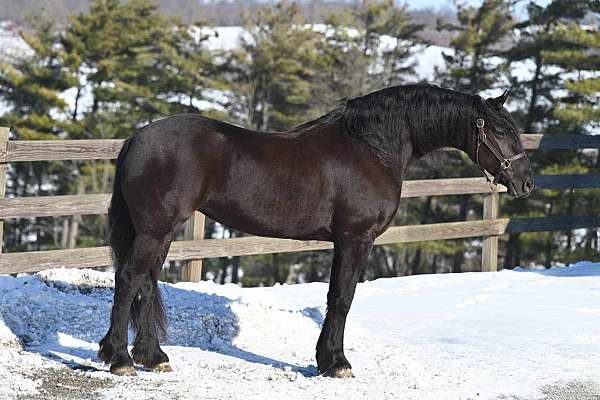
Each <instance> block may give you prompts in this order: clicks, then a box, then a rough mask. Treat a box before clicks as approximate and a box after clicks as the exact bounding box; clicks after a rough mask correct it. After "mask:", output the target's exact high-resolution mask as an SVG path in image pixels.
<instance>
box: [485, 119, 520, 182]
mask: <svg viewBox="0 0 600 400" xmlns="http://www.w3.org/2000/svg"><path fill="white" fill-rule="evenodd" d="M475 124H476V126H477V129H478V131H479V132H478V133H477V150H476V151H475V159H476V160H477V166H478V167H479V169H480V170H481V172H483V175H485V179H487V181H488V182H491V183H493V184H494V185H497V184H498V179H500V175H502V174H503V173H504V171H506V170H507V169H509V168H511V164H512V162H513V161H516V160H519V159H521V158H524V157H525V153H524V152H521V153H519V154H516V155H514V156H512V157H509V158H506V157H504V156H503V155H502V154H501V153H500V151H499V150H498V149H497V148H495V147H494V145H493V144H492V143H491V142H490V141H489V139H488V138H487V135H486V134H485V130H484V129H483V127H484V126H485V121H484V120H483V119H482V118H477V121H476V122H475ZM481 145H486V146H487V148H488V149H489V150H490V151H491V152H492V154H493V155H494V156H495V157H496V159H497V160H498V162H499V163H500V164H499V165H498V170H497V171H496V174H495V175H494V180H490V177H489V176H488V173H487V172H486V171H485V169H484V168H483V167H482V166H481V164H480V162H479V148H480V147H481Z"/></svg>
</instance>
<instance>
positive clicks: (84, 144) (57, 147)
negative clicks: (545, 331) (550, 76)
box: [0, 128, 600, 279]
mask: <svg viewBox="0 0 600 400" xmlns="http://www.w3.org/2000/svg"><path fill="white" fill-rule="evenodd" d="M0 129H2V128H0ZM0 133H1V132H0ZM7 138H8V136H7V135H4V136H2V137H0V170H1V169H2V168H4V169H5V168H6V165H7V163H11V162H25V161H59V160H93V159H104V160H110V159H115V158H116V157H117V155H118V153H119V151H120V148H121V146H122V144H123V140H120V139H105V140H103V139H99V140H55V141H7ZM521 139H522V142H523V145H524V147H525V149H527V150H546V149H558V150H560V149H563V150H564V149H571V150H573V149H597V148H600V136H581V135H542V134H525V135H521ZM535 184H536V189H590V188H600V175H597V174H587V175H542V176H537V177H536V178H535ZM4 185H5V182H4V181H1V179H0V186H1V188H0V189H1V190H3V189H4ZM503 192H506V188H505V187H504V186H502V185H498V187H497V188H493V187H492V186H490V184H489V183H488V182H487V181H486V180H485V179H484V178H455V179H436V180H411V181H405V182H404V183H403V188H402V197H403V198H410V197H423V196H443V195H466V194H483V195H484V196H486V197H485V201H484V215H483V219H482V220H475V221H463V222H446V223H437V224H427V225H413V226H394V227H390V228H389V229H388V230H387V231H386V232H385V233H384V234H382V235H381V236H380V237H379V238H377V240H376V244H377V245H389V244H394V243H409V242H418V241H427V240H442V239H460V238H471V237H482V238H483V239H484V241H483V248H482V249H483V250H482V266H483V270H495V269H496V264H497V248H498V241H497V237H498V236H500V235H503V234H507V233H521V232H538V231H548V230H571V229H579V228H593V227H597V226H600V218H599V217H596V216H572V215H569V216H552V217H539V218H512V219H508V218H499V217H498V207H499V200H498V193H503ZM0 194H3V192H2V193H0ZM2 197H3V196H0V224H1V221H2V220H5V219H12V218H36V217H57V216H65V215H93V214H104V213H106V212H107V210H108V206H109V203H110V194H85V195H67V196H39V197H24V198H23V197H22V198H2ZM196 214H198V215H195V216H194V218H193V219H192V220H191V222H192V224H191V225H189V228H190V229H186V239H194V240H182V241H175V242H173V244H172V245H171V249H170V251H169V254H168V258H167V259H168V260H170V261H186V260H200V259H203V258H213V257H230V256H247V255H257V254H269V253H280V252H299V251H308V250H325V249H330V248H332V243H330V242H321V241H299V240H291V239H274V238H266V237H258V236H249V237H241V238H231V239H203V238H202V235H203V233H202V227H203V226H204V222H203V221H204V220H203V216H202V215H201V214H199V213H196ZM198 239H201V240H198ZM197 262H199V261H197ZM110 264H111V260H110V251H109V248H108V247H93V248H79V249H70V250H49V251H35V252H15V253H5V254H0V274H4V273H18V272H34V271H38V270H41V269H46V268H56V267H67V268H82V267H101V266H106V265H110ZM196 265H199V264H196ZM196 272H197V271H196ZM192 275H193V276H199V274H198V273H195V274H194V273H192ZM196 279H197V278H196Z"/></svg>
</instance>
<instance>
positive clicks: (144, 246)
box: [99, 233, 170, 375]
mask: <svg viewBox="0 0 600 400" xmlns="http://www.w3.org/2000/svg"><path fill="white" fill-rule="evenodd" d="M169 243H170V241H169V240H167V238H163V239H160V240H158V239H155V238H154V237H152V236H149V235H145V234H141V233H138V234H136V236H135V239H134V241H133V245H132V248H131V250H130V253H129V257H128V260H127V262H126V263H125V265H124V266H123V267H122V268H120V269H119V270H118V271H117V273H116V275H115V300H114V305H113V310H112V314H111V326H110V329H109V331H108V333H107V334H106V336H105V337H104V339H102V341H101V342H100V351H99V355H100V357H101V358H102V359H103V360H104V361H105V362H107V363H109V364H110V371H111V372H112V373H114V374H117V375H132V374H134V373H135V370H134V368H133V361H132V360H131V357H130V356H129V353H128V351H127V328H128V323H129V319H130V317H131V316H132V314H131V309H132V303H133V301H134V298H135V297H136V296H140V295H142V297H141V298H142V299H144V300H147V299H149V298H150V296H148V295H147V290H146V288H147V287H148V282H149V279H150V271H151V270H152V269H154V270H156V269H158V270H160V267H161V266H162V263H163V261H164V257H165V255H166V251H167V250H168V246H169ZM143 303H145V302H143ZM143 303H142V305H143ZM142 309H143V307H142ZM153 310H154V309H153ZM144 321H145V320H144ZM142 322H143V321H142V319H138V321H137V322H134V326H136V325H137V326H139V327H142V326H143V327H146V324H145V323H142ZM148 329H149V330H151V331H152V329H150V328H148ZM156 345H157V346H158V342H157V343H156ZM162 354H164V353H162ZM165 357H166V355H165ZM167 361H168V358H167Z"/></svg>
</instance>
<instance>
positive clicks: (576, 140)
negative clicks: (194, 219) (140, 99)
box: [0, 134, 600, 163]
mask: <svg viewBox="0 0 600 400" xmlns="http://www.w3.org/2000/svg"><path fill="white" fill-rule="evenodd" d="M521 141H522V142H523V147H524V148H525V150H552V149H555V150H568V149H587V148H589V149H597V148H600V136H586V135H543V134H523V135H521ZM123 142H124V139H86V140H31V141H19V140H16V141H9V142H8V144H7V146H6V148H5V149H2V148H1V147H0V162H5V163H10V162H20V161H59V160H110V159H115V158H117V155H119V151H120V150H121V146H122V145H123Z"/></svg>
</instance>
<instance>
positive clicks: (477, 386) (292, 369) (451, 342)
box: [0, 263, 600, 400]
mask: <svg viewBox="0 0 600 400" xmlns="http://www.w3.org/2000/svg"><path fill="white" fill-rule="evenodd" d="M112 285H113V279H112V274H110V273H108V272H97V271H93V270H64V269H59V270H51V271H44V272H41V273H38V274H36V275H34V276H25V275H23V276H19V277H17V278H13V277H11V276H0V399H12V398H31V399H84V398H85V399H89V398H107V399H112V398H120V399H171V398H173V399H175V398H177V399H205V398H206V399H337V398H346V399H377V400H380V399H419V400H428V399H432V400H433V399H435V400H439V399H527V400H529V399H541V398H544V399H577V400H584V399H590V400H591V399H598V396H600V384H599V383H600V264H589V263H579V264H577V265H574V266H571V267H563V268H554V269H551V270H522V269H517V270H514V271H502V272H499V273H467V274H448V275H420V276H411V277H403V278H393V279H379V280H376V281H373V282H366V283H362V284H359V287H358V291H357V295H356V298H355V301H354V305H353V308H352V310H351V312H350V316H349V323H348V326H347V335H346V355H347V356H348V358H349V360H350V362H351V363H352V364H353V367H354V373H355V375H356V377H355V378H350V379H332V378H325V377H321V376H318V375H317V371H316V368H315V366H314V364H315V362H314V358H313V356H314V347H315V343H316V340H317V337H318V335H319V325H320V323H321V321H322V318H323V312H324V306H325V298H326V291H327V285H326V284H323V283H311V284H301V285H294V286H287V285H283V286H275V287H271V288H239V287H237V286H235V285H225V286H219V285H215V284H213V283H211V282H201V283H180V284H176V285H169V284H161V288H162V290H163V293H164V297H165V299H166V302H167V305H168V317H169V339H168V342H167V343H166V346H164V349H165V351H166V352H167V353H168V354H169V356H170V357H171V362H172V365H173V367H174V370H175V371H174V372H172V373H163V374H159V373H151V372H144V371H141V370H140V371H138V375H137V377H133V378H131V377H114V376H112V375H110V374H109V373H108V368H107V367H106V366H104V365H102V364H100V363H99V362H98V360H97V358H96V355H95V353H96V350H97V344H96V343H97V342H98V340H99V339H100V338H101V337H102V336H103V334H104V333H105V331H106V328H107V325H108V319H109V312H110V307H111V301H112ZM594 396H595V397H594Z"/></svg>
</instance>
